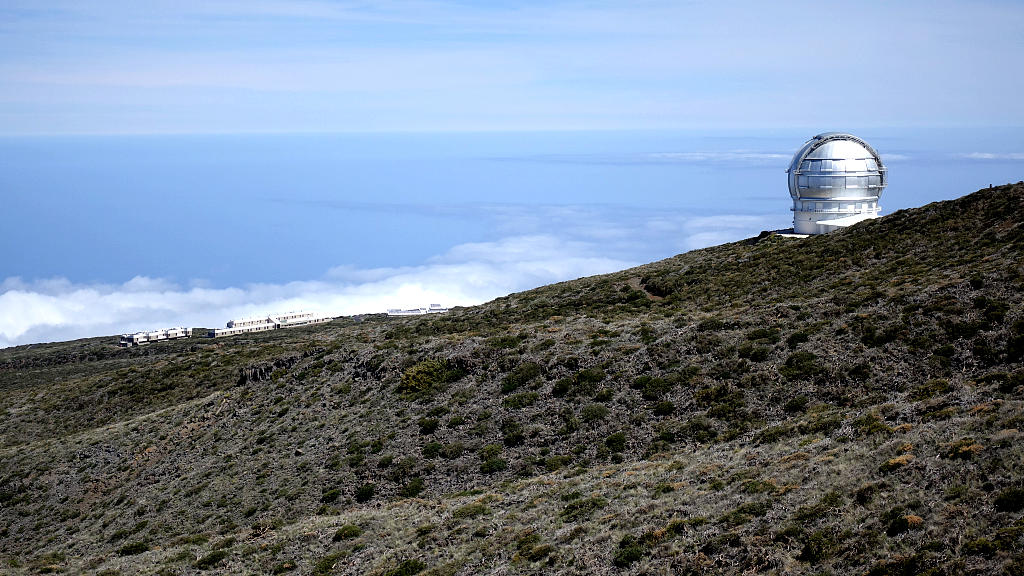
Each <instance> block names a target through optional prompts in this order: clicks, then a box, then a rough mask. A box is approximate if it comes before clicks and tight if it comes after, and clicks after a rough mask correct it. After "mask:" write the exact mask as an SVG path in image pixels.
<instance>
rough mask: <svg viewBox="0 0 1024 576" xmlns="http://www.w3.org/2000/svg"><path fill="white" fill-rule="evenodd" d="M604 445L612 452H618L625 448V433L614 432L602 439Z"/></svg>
mask: <svg viewBox="0 0 1024 576" xmlns="http://www.w3.org/2000/svg"><path fill="white" fill-rule="evenodd" d="M604 445H605V446H607V447H608V449H609V450H611V451H612V452H613V453H619V452H622V451H623V450H625V449H626V434H625V433H623V432H616V433H615V434H612V435H611V436H609V437H607V438H605V439H604Z"/></svg>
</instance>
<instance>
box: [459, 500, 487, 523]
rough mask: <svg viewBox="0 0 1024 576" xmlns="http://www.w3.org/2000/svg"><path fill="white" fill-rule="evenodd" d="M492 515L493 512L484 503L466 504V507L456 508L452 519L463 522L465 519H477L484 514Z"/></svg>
mask: <svg viewBox="0 0 1024 576" xmlns="http://www.w3.org/2000/svg"><path fill="white" fill-rule="evenodd" d="M490 513H491V510H490V509H489V508H487V506H486V505H484V504H483V503H481V502H472V503H470V504H466V505H465V506H462V507H459V508H456V509H455V511H454V512H452V518H458V519H459V520H462V519H465V518H476V517H477V516H483V515H484V514H490Z"/></svg>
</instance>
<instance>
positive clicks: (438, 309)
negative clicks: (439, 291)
mask: <svg viewBox="0 0 1024 576" xmlns="http://www.w3.org/2000/svg"><path fill="white" fill-rule="evenodd" d="M447 311H448V309H447V308H445V307H444V306H441V305H440V304H431V305H430V306H429V307H427V308H407V309H404V310H403V309H401V308H388V316H419V315H420V314H441V313H444V312H447Z"/></svg>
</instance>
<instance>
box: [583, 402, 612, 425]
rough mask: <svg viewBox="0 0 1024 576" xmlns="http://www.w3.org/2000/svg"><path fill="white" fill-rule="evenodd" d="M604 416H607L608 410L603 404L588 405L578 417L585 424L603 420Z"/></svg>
mask: <svg viewBox="0 0 1024 576" xmlns="http://www.w3.org/2000/svg"><path fill="white" fill-rule="evenodd" d="M606 416H608V408H607V407H606V406H604V405H603V404H588V405H586V406H584V407H583V410H582V411H580V417H581V418H583V421H584V422H587V423H590V422H596V421H598V420H604V418H605V417H606Z"/></svg>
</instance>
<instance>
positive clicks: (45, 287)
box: [0, 207, 777, 347]
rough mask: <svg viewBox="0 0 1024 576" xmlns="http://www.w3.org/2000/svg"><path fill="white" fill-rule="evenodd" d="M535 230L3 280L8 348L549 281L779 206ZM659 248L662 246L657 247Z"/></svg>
mask: <svg viewBox="0 0 1024 576" xmlns="http://www.w3.org/2000/svg"><path fill="white" fill-rule="evenodd" d="M548 212H561V217H555V216H554V215H553V214H548V217H549V218H546V219H545V220H546V221H547V222H546V226H545V227H546V228H548V230H557V234H555V233H552V232H548V231H542V230H539V228H540V226H539V225H536V224H537V223H536V222H534V223H531V221H530V216H529V215H528V214H526V213H520V214H511V213H510V214H505V219H506V224H511V223H515V224H516V226H514V228H517V229H518V232H519V234H517V235H508V236H506V237H504V238H501V239H499V240H496V241H490V242H476V243H466V244H460V245H457V246H454V247H452V248H451V249H449V250H448V251H447V252H445V253H443V254H441V255H438V256H435V257H433V258H430V259H429V260H427V261H426V262H424V263H422V264H421V265H417V266H407V267H399V268H369V269H366V268H355V267H349V266H338V267H334V268H331V269H330V270H328V271H327V272H326V273H325V274H324V276H323V277H322V278H320V279H316V280H308V281H296V282H288V283H283V284H249V285H244V286H235V287H225V288H210V287H206V286H203V285H201V284H198V283H197V284H195V285H192V286H182V285H179V284H177V283H174V282H169V281H167V280H164V279H160V278H146V277H135V278H132V279H131V280H128V281H127V282H124V283H122V284H77V283H74V282H71V281H68V280H66V279H62V278H54V279H46V280H33V281H25V280H22V279H20V278H8V279H6V280H4V281H3V282H0V347H8V346H15V345H19V344H26V343H31V342H47V341H56V340H70V339H74V338H83V337H89V336H99V335H104V334H111V335H112V334H119V333H124V332H134V331H140V330H155V329H159V328H168V327H172V326H187V327H197V326H202V327H217V326H222V325H223V324H224V323H225V322H226V321H227V320H229V319H232V318H236V317H241V316H249V315H253V314H263V313H271V312H281V311H287V310H299V309H303V310H311V311H317V312H320V313H323V314H329V315H332V316H337V315H351V314H359V313H372V312H384V311H385V310H386V309H387V308H399V307H401V308H405V307H419V306H425V305H427V304H430V303H439V304H444V305H447V306H466V305H473V304H479V303H482V302H486V301H488V300H491V299H493V298H496V297H499V296H503V295H506V294H509V293H512V292H516V291H521V290H526V289H529V288H533V287H537V286H542V285H545V284H549V283H552V282H558V281H563V280H569V279H574V278H579V277H582V276H589V275H594V274H602V273H607V272H612V271H615V270H621V269H623V268H628V267H630V266H633V265H636V264H640V263H642V262H644V261H647V260H651V259H656V258H660V257H667V256H671V255H673V254H676V253H678V252H682V251H686V250H691V249H695V248H701V247H705V246H709V245H713V244H719V243H722V242H727V241H733V240H738V239H740V238H744V237H747V236H750V235H755V234H757V233H758V232H759V231H760V230H763V229H766V228H770V227H772V225H773V224H777V222H774V221H773V220H774V217H769V216H751V215H744V216H729V215H722V216H715V217H713V218H712V217H691V216H685V215H679V214H673V213H670V212H666V213H664V214H657V215H652V214H650V213H647V214H635V215H629V214H617V216H616V218H615V220H614V222H613V221H611V220H609V219H607V218H606V217H605V215H604V214H603V213H601V212H600V211H596V210H586V209H580V208H578V207H561V208H554V207H552V208H549V209H548ZM652 247H654V248H653V249H652Z"/></svg>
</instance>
